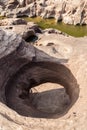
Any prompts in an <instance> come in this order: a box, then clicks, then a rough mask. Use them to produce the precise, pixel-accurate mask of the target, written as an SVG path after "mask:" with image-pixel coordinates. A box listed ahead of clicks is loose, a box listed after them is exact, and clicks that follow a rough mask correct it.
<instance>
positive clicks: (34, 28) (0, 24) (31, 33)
mask: <svg viewBox="0 0 87 130" xmlns="http://www.w3.org/2000/svg"><path fill="white" fill-rule="evenodd" d="M0 28H3V29H6V30H12V31H13V32H15V33H16V34H19V35H20V36H22V38H23V39H25V40H28V39H29V38H30V37H36V38H38V37H37V33H42V31H41V29H40V28H39V27H38V25H36V24H34V23H33V22H28V23H27V22H26V21H25V20H24V19H21V18H8V19H4V20H0Z"/></svg>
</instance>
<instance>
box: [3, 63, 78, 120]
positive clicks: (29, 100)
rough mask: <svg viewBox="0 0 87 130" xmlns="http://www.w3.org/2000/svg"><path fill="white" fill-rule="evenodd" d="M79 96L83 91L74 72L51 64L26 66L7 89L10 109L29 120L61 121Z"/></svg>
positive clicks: (13, 78)
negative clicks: (30, 118)
mask: <svg viewBox="0 0 87 130" xmlns="http://www.w3.org/2000/svg"><path fill="white" fill-rule="evenodd" d="M78 96H79V87H78V84H77V81H76V79H75V77H74V76H73V74H72V73H71V71H70V70H69V69H68V68H67V67H65V66H64V65H62V64H55V63H51V62H38V63H35V62H32V63H29V64H27V65H25V66H24V67H23V68H22V69H20V70H19V71H18V72H17V73H16V75H14V76H13V77H12V78H11V79H10V80H9V81H8V83H7V85H6V88H5V97H6V104H7V106H9V107H10V108H12V109H13V110H15V111H16V112H18V113H19V114H20V115H23V116H27V117H28V116H31V117H38V118H39V117H42V118H53V117H56V118H57V117H60V116H62V115H64V114H65V113H66V112H68V110H69V109H70V108H71V107H72V105H73V104H74V103H75V102H76V100H77V99H78Z"/></svg>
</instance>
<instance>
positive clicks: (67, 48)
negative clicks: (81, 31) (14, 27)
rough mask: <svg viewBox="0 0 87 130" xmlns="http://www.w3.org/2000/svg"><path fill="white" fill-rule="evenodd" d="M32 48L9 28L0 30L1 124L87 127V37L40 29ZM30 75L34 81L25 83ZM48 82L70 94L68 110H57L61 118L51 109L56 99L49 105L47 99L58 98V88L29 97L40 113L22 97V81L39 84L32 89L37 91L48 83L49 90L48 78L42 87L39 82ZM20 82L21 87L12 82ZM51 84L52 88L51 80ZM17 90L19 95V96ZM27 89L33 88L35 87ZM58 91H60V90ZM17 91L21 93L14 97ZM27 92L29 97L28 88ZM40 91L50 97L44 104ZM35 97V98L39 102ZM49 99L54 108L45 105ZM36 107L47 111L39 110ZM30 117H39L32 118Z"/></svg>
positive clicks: (27, 129)
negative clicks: (61, 87) (61, 111)
mask: <svg viewBox="0 0 87 130" xmlns="http://www.w3.org/2000/svg"><path fill="white" fill-rule="evenodd" d="M49 32H51V33H49ZM39 45H41V46H39ZM35 47H37V48H38V49H36V48H35ZM35 47H34V46H32V45H30V44H28V43H26V42H25V41H24V40H22V38H21V37H20V36H18V35H17V34H14V32H13V33H12V31H3V30H1V29H0V129H3V130H4V129H13V130H15V129H21V130H31V129H34V130H36V129H38V130H42V129H47V130H49V129H52V130H54V129H55V130H58V129H60V130H63V129H65V130H67V129H71V130H73V129H76V130H78V129H79V130H82V129H83V130H85V129H86V128H87V120H86V118H87V108H86V106H87V101H86V99H87V96H86V95H87V89H86V82H87V73H86V70H87V69H86V68H87V62H86V61H87V37H84V38H80V39H79V38H73V37H70V36H68V37H67V36H65V35H62V34H61V33H60V32H56V30H55V31H53V30H52V29H51V30H50V29H49V30H45V31H44V32H43V34H40V39H39V40H38V41H37V45H35ZM40 50H41V51H40ZM53 57H54V58H53ZM12 77H13V78H12ZM30 77H31V78H33V79H34V80H35V81H34V82H33V83H34V84H33V83H32V84H31V82H32V80H30V82H28V80H29V79H30ZM27 78H28V79H27ZM48 81H49V82H53V83H54V82H55V83H60V84H61V85H62V86H64V87H65V88H66V90H67V93H68V94H69V96H70V97H71V101H70V103H72V105H71V106H69V108H70V107H71V109H70V110H69V109H68V110H67V111H65V113H66V115H64V114H62V115H61V116H62V117H61V118H57V117H58V113H56V114H54V111H55V110H56V109H57V106H55V105H54V104H56V101H55V102H53V101H52V102H53V103H54V104H53V103H52V102H51V100H53V99H56V98H58V95H57V94H58V93H57V91H55V90H54V91H53V92H52V93H50V95H54V96H55V97H54V98H53V97H52V98H51V100H50V95H49V94H48V93H47V92H45V93H42V95H40V94H41V93H40V94H37V95H36V96H35V98H34V99H33V101H34V102H33V105H34V107H35V106H36V107H35V108H37V109H39V110H40V113H39V112H38V111H37V110H35V109H34V110H33V109H32V107H28V105H29V100H27V99H26V96H27V94H28V93H27V91H25V90H26V89H28V90H29V88H27V83H28V85H29V84H31V86H30V85H29V86H30V87H34V86H38V85H39V86H38V87H37V88H38V89H37V88H36V89H37V91H40V90H45V89H46V88H47V89H48V92H49V86H50V88H51V85H50V84H49V83H47V85H46V88H44V87H43V86H45V84H44V82H48ZM24 83H25V85H24ZM19 84H21V86H22V85H23V86H25V87H26V88H25V89H23V88H20V87H19V88H18V87H16V86H19ZM65 84H66V85H65ZM78 85H79V88H78ZM29 86H28V87H29ZM56 86H57V85H56ZM40 87H42V88H40ZM53 87H54V88H55V86H54V84H53V85H52V88H53ZM16 90H17V91H16ZM79 90H80V93H79ZM21 91H22V92H23V94H24V95H20V94H21ZM32 91H35V92H36V90H34V89H33V90H32ZM46 91H47V90H46ZM62 92H63V91H62ZM59 93H61V92H60V91H59ZM18 94H19V95H20V96H21V98H18V97H17V95H18ZM30 94H31V95H30V96H32V93H30ZM61 94H62V93H61ZM43 95H44V96H45V98H46V99H49V102H48V100H47V103H48V104H49V106H48V105H47V104H45V102H46V99H44V98H43ZM33 96H34V95H33ZM78 96H79V97H78ZM22 98H23V99H22ZM38 98H40V100H39V102H38ZM77 98H78V100H77ZM76 100H77V101H76ZM44 101H45V102H44ZM62 101H63V100H62ZM75 101H76V103H75ZM42 102H43V103H42ZM27 103H28V104H27ZM51 103H52V105H53V109H52V107H51V106H50V104H51ZM63 103H65V102H63ZM74 103H75V104H74ZM6 104H7V105H8V106H9V107H11V108H9V107H8V106H6ZM26 104H27V105H26ZM66 104H67V102H66ZM63 105H64V104H63ZM46 106H48V107H46ZM58 107H59V106H58ZM50 110H51V111H52V110H53V111H52V112H53V115H51V116H49V113H48V111H50ZM61 110H62V109H61ZM41 111H45V112H46V111H47V112H46V113H44V114H43V112H41ZM63 112H64V110H63ZM18 113H19V114H18ZM51 114H52V113H51ZM43 115H44V116H43ZM30 116H31V117H30ZM32 116H33V117H38V118H32ZM52 116H53V117H55V118H57V119H51V120H50V119H46V118H45V119H43V118H40V117H48V118H50V117H51V118H52Z"/></svg>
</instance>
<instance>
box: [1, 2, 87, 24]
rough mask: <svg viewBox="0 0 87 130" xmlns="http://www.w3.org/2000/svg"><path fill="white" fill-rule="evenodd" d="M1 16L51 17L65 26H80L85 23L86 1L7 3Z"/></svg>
mask: <svg viewBox="0 0 87 130" xmlns="http://www.w3.org/2000/svg"><path fill="white" fill-rule="evenodd" d="M20 7H21V8H20ZM1 15H4V16H6V17H23V16H28V17H34V16H42V17H43V18H50V17H53V18H55V19H56V21H57V22H58V21H60V20H62V21H63V22H64V23H66V24H74V25H77V24H80V25H82V24H86V23H87V22H86V21H87V20H86V19H87V0H78V1H76V0H72V1H71V0H68V1H67V0H58V1H54V0H51V1H48V0H46V1H44V0H43V1H42V0H40V1H39V0H36V1H31V0H30V1H29V0H22V1H20V0H18V1H16V0H14V1H10V3H9V2H8V4H7V6H6V8H5V9H4V11H2V12H1Z"/></svg>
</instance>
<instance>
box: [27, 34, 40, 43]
mask: <svg viewBox="0 0 87 130" xmlns="http://www.w3.org/2000/svg"><path fill="white" fill-rule="evenodd" d="M37 39H38V37H37V36H35V35H32V36H30V37H28V38H27V39H25V41H26V42H35V41H36V40H37Z"/></svg>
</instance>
